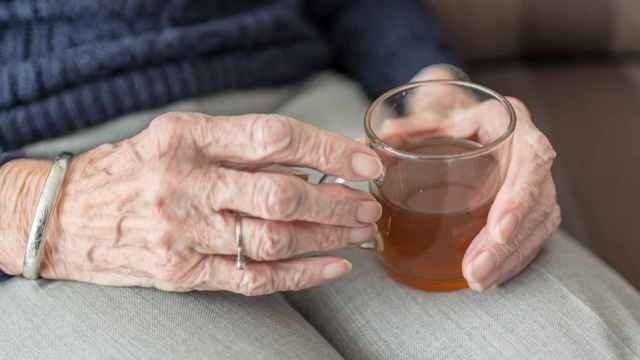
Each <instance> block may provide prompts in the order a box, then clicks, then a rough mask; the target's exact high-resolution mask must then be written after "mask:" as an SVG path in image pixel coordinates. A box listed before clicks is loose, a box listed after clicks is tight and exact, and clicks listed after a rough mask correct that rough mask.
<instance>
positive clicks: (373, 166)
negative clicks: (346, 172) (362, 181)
mask: <svg viewBox="0 0 640 360" xmlns="http://www.w3.org/2000/svg"><path fill="white" fill-rule="evenodd" d="M351 166H352V168H353V172H355V173H356V174H357V175H359V176H362V177H364V178H367V179H373V178H376V177H378V176H380V174H381V173H382V163H381V162H380V160H378V159H377V158H375V157H373V156H371V155H367V154H364V153H355V154H353V157H352V158H351Z"/></svg>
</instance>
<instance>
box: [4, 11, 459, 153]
mask: <svg viewBox="0 0 640 360" xmlns="http://www.w3.org/2000/svg"><path fill="white" fill-rule="evenodd" d="M0 29H1V30H0V152H2V151H10V150H15V149H19V148H20V147H22V146H24V145H25V144H28V143H31V142H35V141H38V140H42V139H45V138H51V137H56V136H59V135H62V134H65V133H68V132H72V131H74V130H77V129H80V128H84V127H87V126H90V125H93V124H97V123H100V122H104V121H107V120H108V119H111V118H114V117H116V116H119V115H122V114H125V113H129V112H133V111H138V110H142V109H146V108H151V107H157V106H161V105H165V104H167V103H169V102H173V101H176V100H179V99H182V98H187V97H193V96H198V95H203V94H207V93H212V92H216V91H221V90H228V89H237V88H243V87H256V86H268V85H276V84H283V83H287V82H291V81H295V80H298V79H301V78H303V77H305V76H308V75H310V74H312V73H313V72H315V71H318V70H320V69H323V68H326V67H330V66H333V67H336V68H339V69H341V70H342V71H344V72H346V73H347V74H348V75H350V76H352V77H353V78H355V79H356V80H358V81H359V82H360V83H361V84H362V85H363V86H364V88H365V89H366V90H367V92H368V93H369V94H370V95H371V96H373V95H376V94H379V93H381V92H382V91H383V90H385V89H387V88H390V87H392V86H394V85H397V84H399V83H401V82H405V81H407V80H408V79H409V78H410V77H411V76H412V75H413V74H414V73H415V72H416V71H417V70H419V69H420V68H422V67H423V66H425V65H428V64H431V63H436V62H449V63H451V62H455V59H453V58H452V56H451V54H450V53H449V52H448V51H447V50H446V49H445V48H444V47H443V45H442V43H441V40H440V37H439V35H438V33H437V30H436V28H435V26H434V23H433V21H432V20H431V19H430V18H429V16H428V15H427V13H426V12H425V11H424V9H423V8H422V6H421V5H420V3H419V0H311V1H298V0H5V1H2V2H0ZM0 157H2V156H0Z"/></svg>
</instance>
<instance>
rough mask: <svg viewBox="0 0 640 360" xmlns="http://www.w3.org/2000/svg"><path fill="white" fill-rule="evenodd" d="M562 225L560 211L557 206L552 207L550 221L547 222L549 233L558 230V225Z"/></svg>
mask: <svg viewBox="0 0 640 360" xmlns="http://www.w3.org/2000/svg"><path fill="white" fill-rule="evenodd" d="M561 223H562V209H560V206H558V205H557V204H556V205H555V206H554V208H553V210H552V212H551V221H549V228H550V231H549V233H553V232H554V231H556V229H558V227H559V226H560V224H561Z"/></svg>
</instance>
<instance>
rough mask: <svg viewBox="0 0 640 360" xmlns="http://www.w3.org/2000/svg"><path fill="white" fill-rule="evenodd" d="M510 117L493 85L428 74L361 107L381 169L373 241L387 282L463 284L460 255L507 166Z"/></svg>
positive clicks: (440, 287)
mask: <svg viewBox="0 0 640 360" xmlns="http://www.w3.org/2000/svg"><path fill="white" fill-rule="evenodd" d="M515 126H516V116H515V112H514V110H513V108H512V106H511V104H510V103H509V102H508V101H507V100H506V99H505V98H504V97H503V96H502V95H500V94H498V93H497V92H495V91H493V90H491V89H488V88H486V87H483V86H480V85H477V84H473V83H470V82H465V81H457V80H431V81H420V82H414V83H409V84H406V85H402V86H399V87H397V88H394V89H392V90H389V91H387V92H386V93H385V94H383V95H382V96H380V97H379V98H378V99H377V100H375V101H374V102H373V103H372V104H371V106H370V107H369V109H368V110H367V113H366V115H365V119H364V128H365V133H366V141H367V143H368V145H369V146H370V147H371V148H372V149H373V150H375V151H376V152H377V153H378V155H379V156H380V158H381V159H382V162H383V166H384V174H383V175H382V176H381V177H379V178H377V179H375V180H374V181H371V182H370V183H369V189H370V191H371V193H372V194H373V196H374V197H375V198H376V199H377V200H378V201H379V202H380V204H382V208H383V212H382V217H381V218H380V220H379V221H378V223H377V228H378V233H377V236H376V249H377V251H378V253H379V255H380V258H381V261H382V265H383V267H384V269H385V271H386V272H387V273H388V274H389V275H390V276H391V277H392V278H393V279H395V280H397V281H399V282H401V283H403V284H405V285H408V286H410V287H413V288H417V289H422V290H427V291H452V290H457V289H462V288H466V287H467V283H466V281H465V280H464V277H463V275H462V259H463V257H464V254H465V251H466V250H467V248H468V246H469V244H470V243H471V241H472V240H473V239H474V238H475V237H476V235H478V233H479V232H480V231H481V230H482V228H483V227H484V225H485V223H486V221H487V215H488V213H489V209H490V207H491V205H492V203H493V200H494V198H495V196H496V194H497V192H498V190H499V189H500V187H501V185H502V183H503V181H504V178H505V175H506V172H507V168H508V166H509V161H510V157H511V144H512V139H513V132H514V129H515Z"/></svg>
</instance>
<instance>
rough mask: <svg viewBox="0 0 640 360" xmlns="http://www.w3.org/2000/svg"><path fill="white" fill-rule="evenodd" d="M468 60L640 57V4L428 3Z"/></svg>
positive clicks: (596, 0)
mask: <svg viewBox="0 0 640 360" xmlns="http://www.w3.org/2000/svg"><path fill="white" fill-rule="evenodd" d="M425 1H426V3H427V6H428V7H429V8H430V9H431V10H432V12H433V13H434V14H435V15H436V17H437V18H438V19H439V21H440V23H441V26H442V27H443V29H444V30H445V33H446V34H447V37H448V38H449V42H450V43H451V45H452V47H453V48H454V49H455V50H457V51H458V53H459V54H461V55H462V56H463V57H464V58H465V59H467V60H481V59H495V58H512V57H517V56H521V55H532V54H575V53H614V54H623V53H624V54H626V53H634V54H640V0H425Z"/></svg>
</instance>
